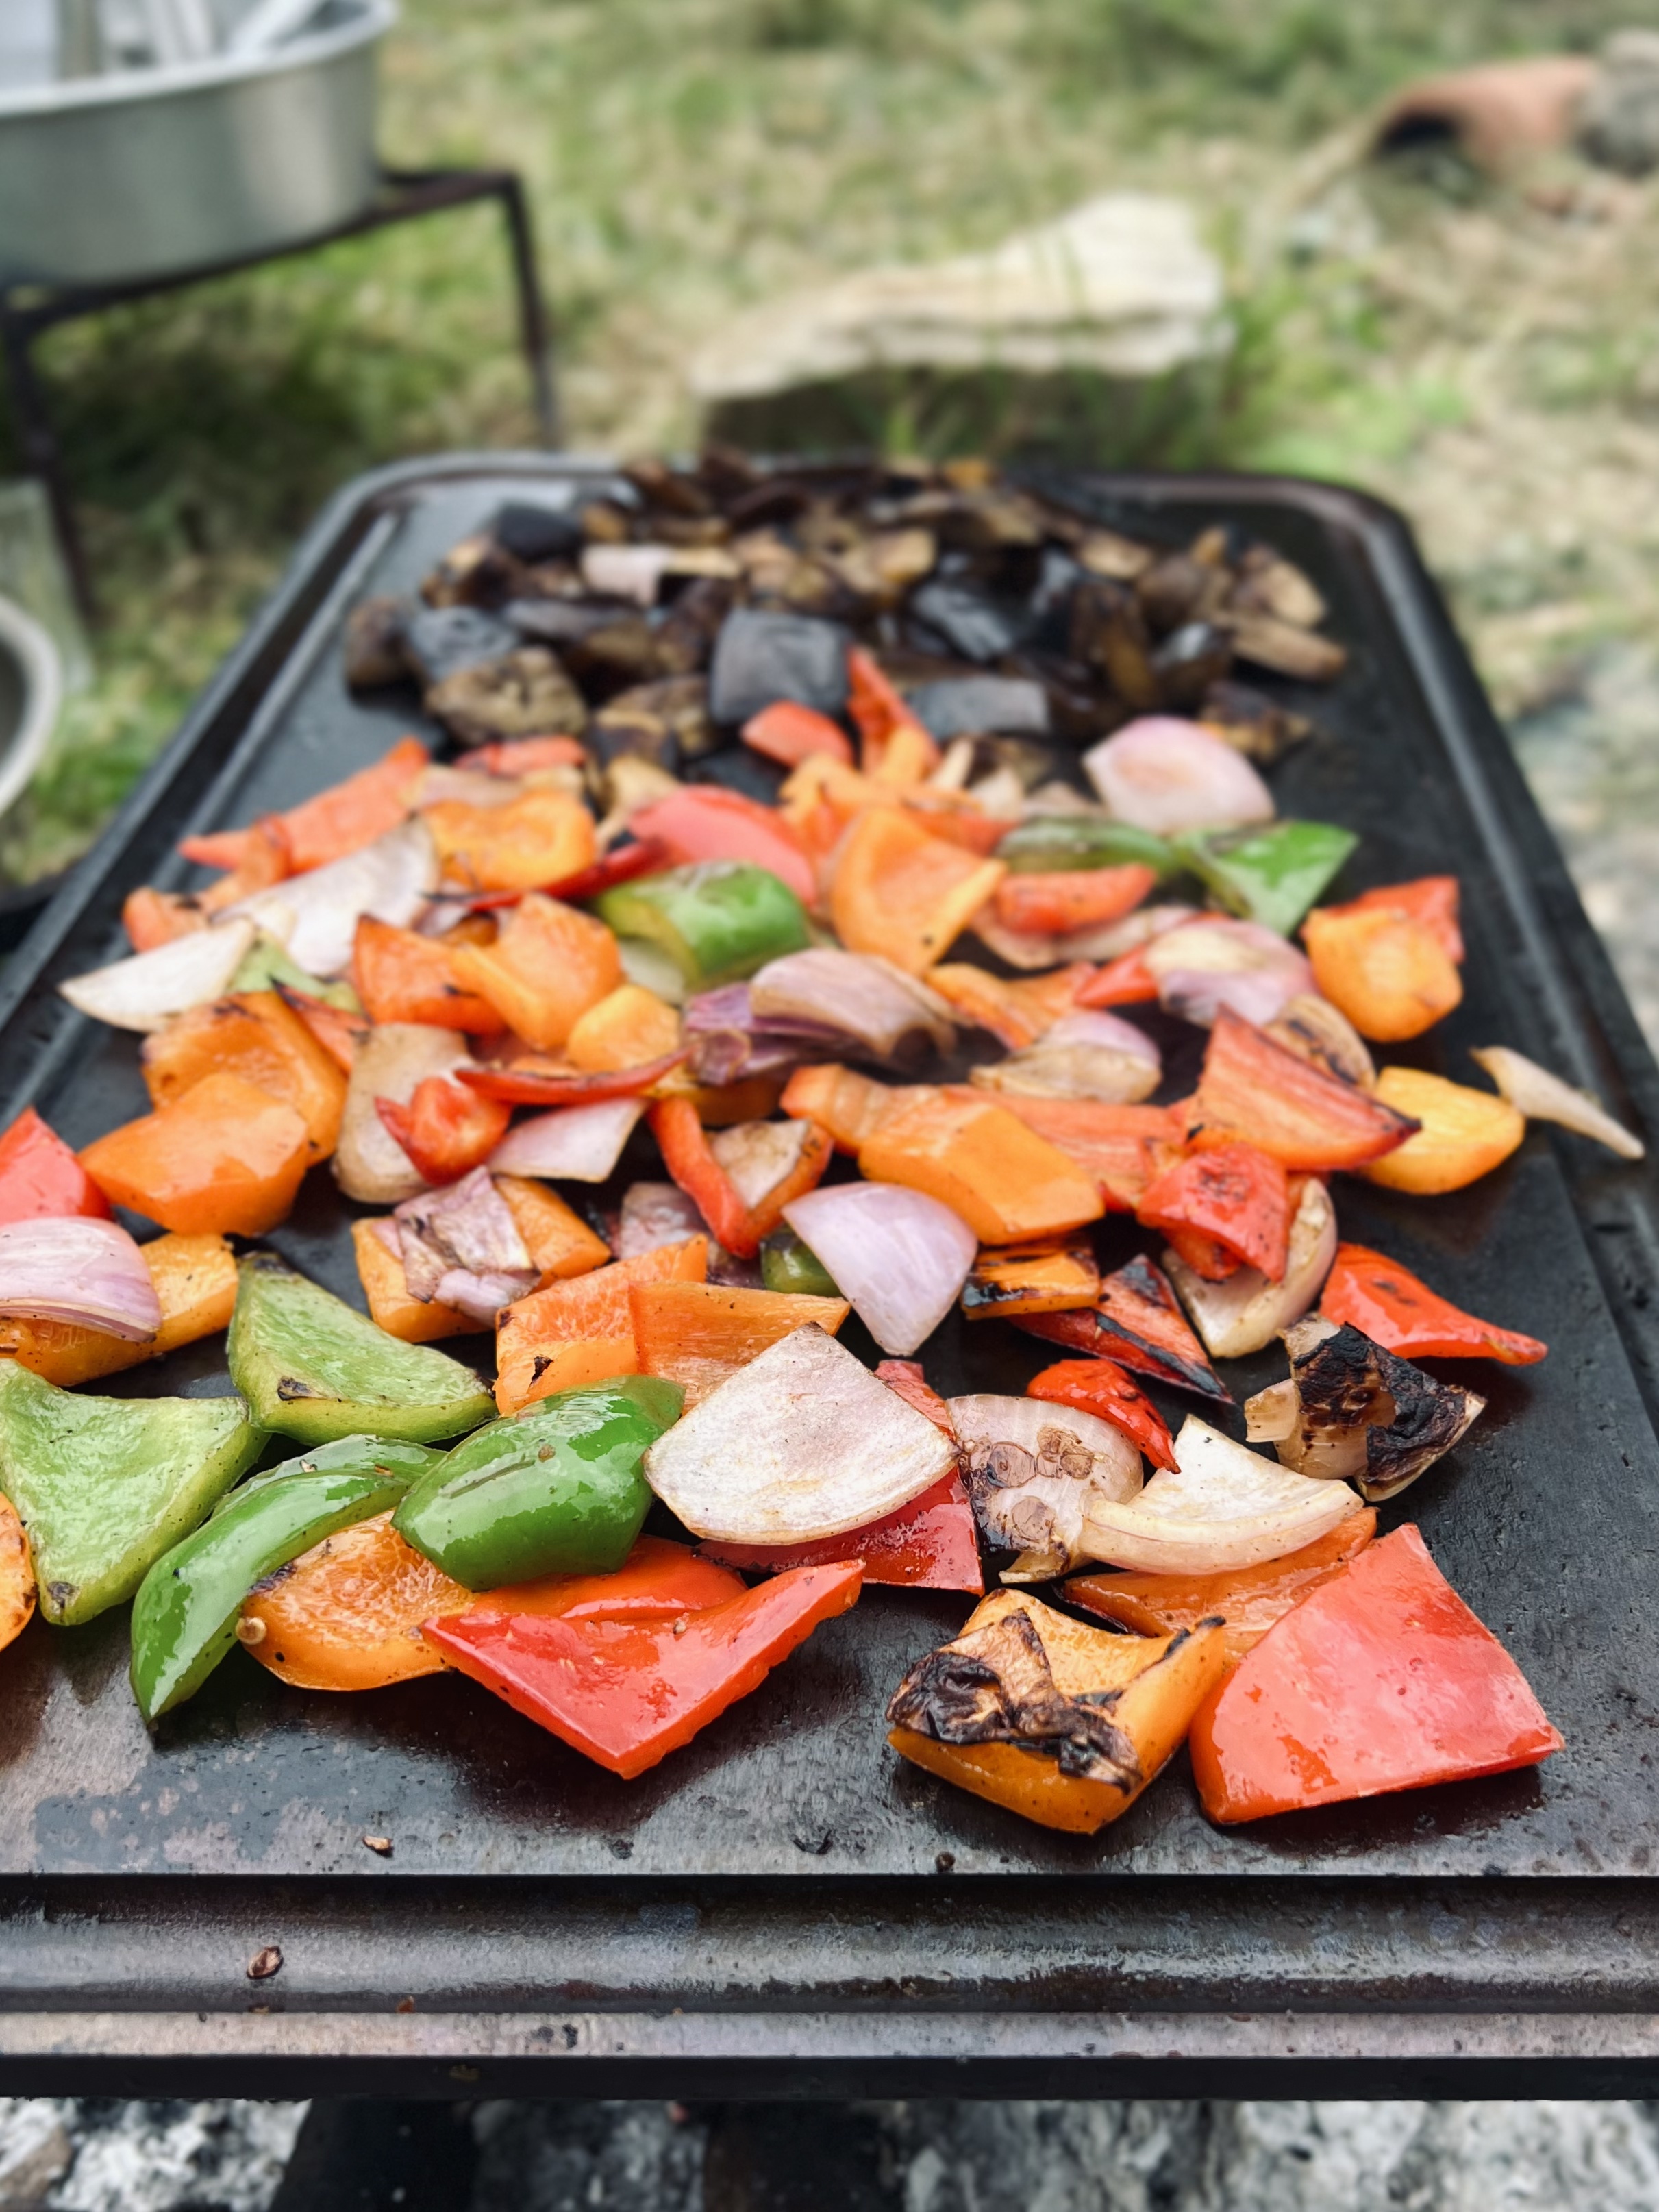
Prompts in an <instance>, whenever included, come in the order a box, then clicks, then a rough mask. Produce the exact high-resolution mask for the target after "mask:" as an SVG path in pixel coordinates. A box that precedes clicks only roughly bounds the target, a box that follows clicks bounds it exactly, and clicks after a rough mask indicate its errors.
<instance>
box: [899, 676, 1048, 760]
mask: <svg viewBox="0 0 1659 2212" xmlns="http://www.w3.org/2000/svg"><path fill="white" fill-rule="evenodd" d="M906 704H907V705H908V707H909V708H910V710H911V712H912V713H913V714H915V717H916V719H917V720H919V721H920V722H921V726H922V727H923V728H924V729H925V730H926V731H927V733H928V735H929V736H930V737H933V738H938V739H939V743H940V744H949V742H950V740H951V738H963V737H969V738H973V737H979V736H981V735H982V734H988V733H989V732H1001V733H1002V734H1004V735H1006V736H1009V737H1030V738H1045V737H1047V736H1048V694H1047V693H1046V692H1045V691H1044V690H1043V688H1042V685H1041V684H1033V683H1032V682H1030V679H1029V678H1024V677H1018V676H958V677H946V678H942V679H941V680H940V681H939V682H937V683H933V684H917V686H916V688H915V690H914V691H912V692H911V693H910V695H909V697H908V700H907V702H906Z"/></svg>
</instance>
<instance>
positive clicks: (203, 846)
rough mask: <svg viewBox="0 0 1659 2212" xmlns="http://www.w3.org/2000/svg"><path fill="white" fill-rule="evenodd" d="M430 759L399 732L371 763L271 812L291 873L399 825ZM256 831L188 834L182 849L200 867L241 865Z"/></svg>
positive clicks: (367, 842)
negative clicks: (279, 811) (284, 844)
mask: <svg viewBox="0 0 1659 2212" xmlns="http://www.w3.org/2000/svg"><path fill="white" fill-rule="evenodd" d="M427 764H428V753H427V750H426V747H425V746H424V745H423V744H422V743H421V741H420V739H419V738H398V742H397V744H395V745H393V746H392V749H391V750H390V751H389V752H387V753H386V755H384V757H382V758H381V759H380V760H378V761H376V762H375V763H374V766H373V767H372V768H366V769H360V770H359V771H358V773H357V774H356V775H349V776H347V777H346V779H345V781H343V783H336V784H331V785H330V786H329V787H328V789H327V790H326V791H319V792H318V793H315V795H314V796H313V797H312V798H310V799H305V800H304V801H302V802H301V805H298V806H290V807H289V810H288V811H287V812H286V813H285V814H279V815H276V816H274V817H271V818H272V819H273V820H275V821H276V822H277V823H280V824H281V825H282V829H283V836H285V838H286V839H287V842H288V851H289V866H290V867H291V869H292V872H293V873H294V874H295V875H302V874H304V873H305V872H306V871H307V870H308V869H311V868H320V867H323V866H325V865H326V864H327V862H329V861H330V860H344V858H345V857H346V855H347V854H348V853H356V852H360V851H361V850H362V848H363V847H364V846H365V845H372V844H373V843H374V840H375V839H376V838H377V837H383V836H385V835H386V831H387V830H388V829H396V828H397V826H398V823H400V822H401V821H403V820H404V817H406V816H407V814H408V812H409V807H410V797H411V795H412V793H413V792H414V789H415V786H416V781H417V780H418V778H419V776H420V775H421V773H422V769H425V768H426V766H427ZM253 835H254V832H253V831H252V830H251V829H221V830H217V831H216V832H215V833H214V834H213V835H212V836H207V837H186V838H185V839H184V841H183V842H181V844H180V845H179V851H180V852H181V853H182V854H184V856H185V860H194V861H196V862H197V865H198V866H202V867H204V868H231V869H235V868H239V867H240V866H241V865H242V861H243V859H244V857H245V856H246V852H247V849H248V842H249V840H250V839H251V838H252V836H253Z"/></svg>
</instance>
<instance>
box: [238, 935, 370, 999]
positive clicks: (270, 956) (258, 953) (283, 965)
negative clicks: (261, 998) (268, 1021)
mask: <svg viewBox="0 0 1659 2212" xmlns="http://www.w3.org/2000/svg"><path fill="white" fill-rule="evenodd" d="M279 983H286V984H287V986H288V987H289V990H290V991H302V992H303V993H304V994H305V995H306V997H307V998H308V999H321V1000H324V1001H325V1003H326V1004H327V1005H329V1006H337V1007H338V1008H339V1009H340V1011H341V1012H342V1013H345V1014H361V1013H362V1011H363V1002H362V1000H361V999H360V998H359V997H358V996H357V994H356V991H354V990H353V989H352V987H351V986H350V984H349V983H325V982H324V981H322V979H321V978H320V977H319V976H316V975H308V974H307V971H306V970H305V969H303V968H301V965H300V963H298V961H297V960H290V959H289V957H288V954H287V952H286V951H284V950H283V946H282V945H279V944H278V943H277V942H276V939H275V938H274V937H267V936H265V935H264V933H263V932H262V933H260V935H259V936H258V937H256V938H255V939H254V940H253V945H252V950H251V951H248V952H247V953H246V955H245V956H244V957H243V960H242V964H241V965H240V968H238V969H237V970H236V973H235V974H234V975H233V976H232V977H231V979H230V987H231V989H232V990H233V991H274V990H275V989H276V986H277V985H278V984H279Z"/></svg>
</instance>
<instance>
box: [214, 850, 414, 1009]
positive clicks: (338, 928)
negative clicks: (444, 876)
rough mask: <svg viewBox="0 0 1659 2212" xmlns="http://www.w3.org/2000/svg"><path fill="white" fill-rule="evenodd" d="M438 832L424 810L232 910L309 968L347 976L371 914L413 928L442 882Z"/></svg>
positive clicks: (257, 893) (316, 972)
mask: <svg viewBox="0 0 1659 2212" xmlns="http://www.w3.org/2000/svg"><path fill="white" fill-rule="evenodd" d="M437 882H438V853H437V848H436V847H435V845H434V843H433V842H432V832H431V831H430V830H429V829H428V828H427V826H426V823H424V822H423V821H422V820H421V818H420V817H419V816H418V815H417V816H416V817H414V819H413V820H411V821H408V822H404V823H399V824H398V827H397V829H388V830H387V831H386V835H385V836H383V837H377V838H376V839H375V840H374V843H373V844H372V845H365V846H364V847H363V848H362V850H361V851H360V852H356V853H348V854H347V855H346V857H345V858H344V860H331V861H330V862H329V863H328V865H327V866H326V867H322V868H312V869H309V870H307V872H306V873H305V874H304V875H302V876H289V878H287V879H286V881H284V882H283V883H280V884H274V885H273V886H272V887H271V889H270V890H268V891H255V892H254V893H253V895H252V897H250V898H245V899H240V900H238V902H237V903H236V904H235V905H234V907H232V908H230V909H229V911H230V912H231V913H232V914H233V915H250V916H251V917H252V920H253V921H255V922H257V923H258V926H259V927H260V928H262V929H266V930H269V932H270V934H271V935H272V936H273V937H275V938H278V939H281V941H282V943H283V945H284V946H285V947H286V948H287V951H288V955H289V958H290V959H291V960H294V961H296V962H297V963H299V965H300V966H301V968H303V969H305V970H306V971H307V974H308V975H322V976H332V975H343V974H344V973H345V971H346V969H348V968H349V966H350V964H351V948H352V942H353V940H354V939H355V938H356V933H357V924H358V922H359V921H361V920H362V917H363V916H364V915H372V916H373V917H374V920H375V921H386V922H390V923H392V925H393V927H396V928H398V929H407V928H409V927H411V925H412V924H413V923H415V922H416V921H418V920H419V919H420V915H421V911H422V908H423V907H424V906H425V904H426V902H427V900H428V898H429V897H430V896H431V895H432V893H433V891H434V890H435V889H436V888H437Z"/></svg>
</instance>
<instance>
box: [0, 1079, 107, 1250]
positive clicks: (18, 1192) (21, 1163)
mask: <svg viewBox="0 0 1659 2212" xmlns="http://www.w3.org/2000/svg"><path fill="white" fill-rule="evenodd" d="M71 1213H79V1214H86V1215H88V1216H90V1217H91V1218H92V1219H94V1221H107V1220H108V1219H109V1218H110V1212H109V1200H107V1199H106V1197H105V1196H104V1194H103V1192H102V1191H101V1190H100V1189H99V1188H98V1186H97V1184H96V1183H95V1182H94V1181H93V1179H92V1177H91V1176H89V1175H88V1173H87V1171H86V1170H85V1169H84V1168H83V1167H82V1164H81V1163H80V1161H79V1160H78V1159H77V1158H76V1156H75V1154H74V1153H73V1152H71V1151H70V1148H69V1146H67V1145H66V1144H65V1143H64V1140H63V1139H62V1138H61V1137H60V1136H59V1135H58V1133H57V1132H56V1131H55V1130H53V1129H50V1128H48V1127H47V1126H46V1123H45V1122H44V1121H42V1120H41V1119H40V1115H38V1114H37V1113H36V1112H35V1110H34V1109H33V1106H26V1107H25V1108H24V1109H23V1110H22V1112H21V1114H20V1115H18V1117H17V1119H16V1120H15V1121H14V1122H13V1123H12V1125H11V1127H10V1128H9V1129H8V1130H7V1131H6V1133H5V1134H4V1136H0V1223H5V1222H8V1221H39V1220H42V1219H52V1218H58V1219H61V1218H63V1217H64V1215H66V1214H71Z"/></svg>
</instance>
